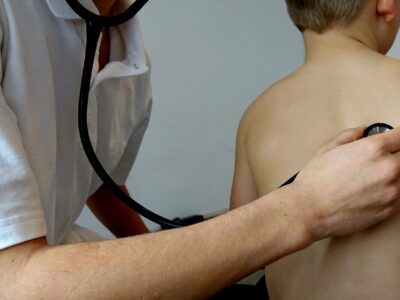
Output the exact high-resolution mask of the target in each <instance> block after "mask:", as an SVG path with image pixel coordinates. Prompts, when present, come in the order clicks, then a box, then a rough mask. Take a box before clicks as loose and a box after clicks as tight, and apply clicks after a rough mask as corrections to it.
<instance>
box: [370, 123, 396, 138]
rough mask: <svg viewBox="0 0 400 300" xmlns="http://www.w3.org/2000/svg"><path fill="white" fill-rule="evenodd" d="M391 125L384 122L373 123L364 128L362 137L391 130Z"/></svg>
mask: <svg viewBox="0 0 400 300" xmlns="http://www.w3.org/2000/svg"><path fill="white" fill-rule="evenodd" d="M392 129H393V127H392V126H390V125H388V124H385V123H375V124H372V125H371V126H369V127H368V128H367V129H365V130H364V137H369V136H372V135H376V134H380V133H385V132H388V131H390V130H392Z"/></svg>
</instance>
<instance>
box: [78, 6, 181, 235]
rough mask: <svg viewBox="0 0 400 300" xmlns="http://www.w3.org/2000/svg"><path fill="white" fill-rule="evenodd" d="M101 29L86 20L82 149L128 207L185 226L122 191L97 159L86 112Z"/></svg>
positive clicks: (161, 221) (158, 220)
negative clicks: (157, 212) (150, 208)
mask: <svg viewBox="0 0 400 300" xmlns="http://www.w3.org/2000/svg"><path fill="white" fill-rule="evenodd" d="M135 3H137V2H135ZM102 29H103V26H102V24H101V23H99V22H97V21H94V22H92V21H91V20H90V19H89V20H86V30H87V44H86V55H85V62H84V68H83V74H82V82H81V90H80V95H79V111H78V125H79V134H80V137H81V141H82V146H83V149H84V151H85V153H86V155H87V158H88V160H89V162H90V164H91V165H92V167H93V169H94V170H95V172H96V173H97V175H98V176H99V177H100V179H101V180H102V181H103V182H104V184H105V185H106V186H107V188H108V189H109V190H110V191H111V192H112V193H113V194H114V195H115V196H116V197H118V198H119V199H120V200H121V201H122V202H123V203H125V204H126V205H127V206H128V207H129V208H131V209H133V210H134V211H136V212H137V213H139V214H141V215H142V216H143V217H145V218H147V219H149V220H150V221H153V222H155V223H157V224H159V225H161V226H162V227H163V228H167V229H172V228H179V227H183V226H185V224H183V223H180V222H176V221H171V220H169V219H166V218H164V217H162V216H160V215H158V214H156V213H154V212H152V211H150V210H149V209H147V208H145V207H144V206H142V205H140V204H139V203H138V202H136V201H135V200H134V199H132V198H131V197H130V196H129V195H127V194H125V193H124V191H122V190H121V189H120V187H119V186H118V185H117V184H116V183H115V182H114V180H113V179H112V178H111V177H110V176H109V175H108V173H107V172H106V170H105V169H104V167H103V166H102V164H101V162H100V161H99V159H98V157H97V155H96V153H95V151H94V149H93V146H92V143H91V140H90V135H89V130H88V124H87V113H88V101H89V92H90V84H91V79H92V70H93V63H94V58H95V55H96V49H97V44H98V41H99V37H100V33H101V30H102Z"/></svg>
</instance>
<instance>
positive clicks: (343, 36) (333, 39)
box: [303, 30, 378, 62]
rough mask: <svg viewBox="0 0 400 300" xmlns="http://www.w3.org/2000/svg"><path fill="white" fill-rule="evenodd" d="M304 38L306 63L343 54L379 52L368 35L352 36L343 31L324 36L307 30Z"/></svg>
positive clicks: (333, 31) (329, 32)
mask: <svg viewBox="0 0 400 300" xmlns="http://www.w3.org/2000/svg"><path fill="white" fill-rule="evenodd" d="M303 36H304V42H305V48H306V57H305V61H306V62H309V61H315V60H320V59H327V58H331V57H332V56H334V55H340V53H343V52H351V51H358V52H360V51H361V52H364V53H368V52H369V53H373V52H375V53H377V52H378V45H377V43H376V41H375V40H374V39H373V38H371V37H368V36H366V35H365V36H362V35H357V36H356V35H352V34H350V33H348V32H345V31H343V30H331V31H328V32H325V33H322V34H318V33H316V32H313V31H310V30H306V31H305V32H304V33H303Z"/></svg>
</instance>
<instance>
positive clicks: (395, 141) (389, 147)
mask: <svg viewBox="0 0 400 300" xmlns="http://www.w3.org/2000/svg"><path fill="white" fill-rule="evenodd" d="M365 142H367V143H369V144H370V148H371V149H372V150H374V151H375V152H378V153H380V154H385V153H387V152H390V153H396V152H400V127H397V128H395V129H393V130H390V131H388V132H386V133H382V134H377V135H374V136H371V137H368V138H366V139H365Z"/></svg>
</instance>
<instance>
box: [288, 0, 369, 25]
mask: <svg viewBox="0 0 400 300" xmlns="http://www.w3.org/2000/svg"><path fill="white" fill-rule="evenodd" d="M364 3H365V0H286V4H287V7H288V12H289V15H290V17H291V18H292V20H293V22H294V24H295V25H296V26H297V28H299V29H300V30H301V31H304V30H305V29H310V30H313V31H316V32H322V31H324V30H325V29H328V28H330V27H331V26H334V25H344V26H345V25H348V24H349V23H350V22H351V21H353V20H354V19H355V18H356V17H357V15H358V13H359V12H360V11H361V9H362V6H363V4H364Z"/></svg>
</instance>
